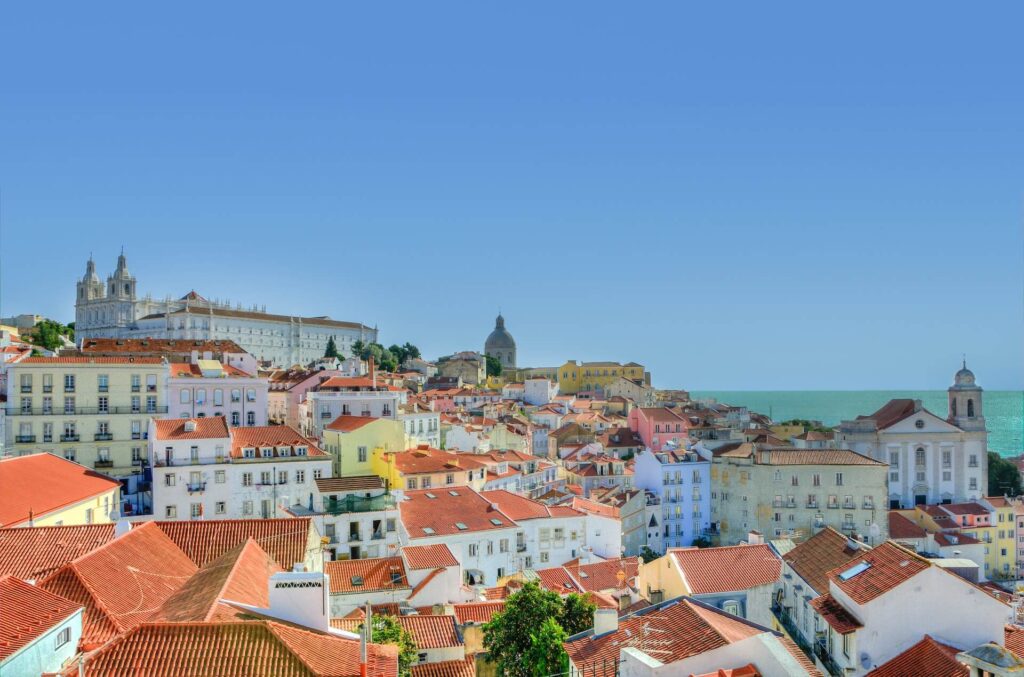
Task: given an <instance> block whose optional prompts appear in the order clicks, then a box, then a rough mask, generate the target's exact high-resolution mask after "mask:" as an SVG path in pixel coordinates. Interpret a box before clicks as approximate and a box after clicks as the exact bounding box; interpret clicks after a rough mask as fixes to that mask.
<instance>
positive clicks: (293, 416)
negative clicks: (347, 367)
mask: <svg viewBox="0 0 1024 677" xmlns="http://www.w3.org/2000/svg"><path fill="white" fill-rule="evenodd" d="M341 375H342V372H340V371H338V370H335V369H281V370H279V371H275V372H273V373H271V374H270V385H269V392H268V399H267V408H268V418H269V419H270V422H271V423H276V424H281V425H288V426H291V427H293V428H295V429H296V430H299V429H301V428H302V427H303V425H304V424H305V423H306V421H305V419H304V417H303V415H302V414H301V413H300V406H301V405H303V404H305V402H306V397H307V394H308V393H309V391H310V390H312V389H313V388H315V387H317V386H318V385H320V384H321V383H323V382H324V381H327V380H328V379H330V378H333V377H335V376H341Z"/></svg>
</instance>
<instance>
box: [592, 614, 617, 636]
mask: <svg viewBox="0 0 1024 677" xmlns="http://www.w3.org/2000/svg"><path fill="white" fill-rule="evenodd" d="M618 629H619V610H618V609H595V610H594V636H595V637H597V636H598V635H603V634H605V633H608V632H616V631H617V630H618Z"/></svg>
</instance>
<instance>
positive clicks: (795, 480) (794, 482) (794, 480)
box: [790, 475, 800, 487]
mask: <svg viewBox="0 0 1024 677" xmlns="http://www.w3.org/2000/svg"><path fill="white" fill-rule="evenodd" d="M790 484H792V485H793V486H794V487H797V486H800V478H798V477H797V476H796V475H793V478H792V479H791V480H790Z"/></svg>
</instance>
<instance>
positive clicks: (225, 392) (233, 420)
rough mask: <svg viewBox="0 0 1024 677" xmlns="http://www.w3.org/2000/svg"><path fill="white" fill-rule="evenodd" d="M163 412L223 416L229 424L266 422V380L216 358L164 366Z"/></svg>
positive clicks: (169, 414)
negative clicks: (165, 400) (165, 375)
mask: <svg viewBox="0 0 1024 677" xmlns="http://www.w3.org/2000/svg"><path fill="white" fill-rule="evenodd" d="M167 368H168V374H167V407H168V408H167V415H168V416H169V417H174V418H206V417H213V416H223V417H224V419H225V421H226V422H227V424H228V425H229V426H231V427H237V426H257V425H266V424H267V381H266V380H265V379H262V378H258V377H256V376H253V375H252V374H247V373H246V372H244V371H242V370H241V369H237V368H235V367H232V366H231V365H228V364H222V363H221V362H220V361H218V360H197V361H196V362H195V363H192V364H189V363H187V362H172V363H171V364H169V365H167Z"/></svg>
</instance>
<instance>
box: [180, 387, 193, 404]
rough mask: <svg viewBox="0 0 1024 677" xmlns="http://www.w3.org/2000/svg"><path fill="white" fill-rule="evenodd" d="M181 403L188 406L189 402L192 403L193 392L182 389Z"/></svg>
mask: <svg viewBox="0 0 1024 677" xmlns="http://www.w3.org/2000/svg"><path fill="white" fill-rule="evenodd" d="M179 401H180V402H181V403H182V404H188V403H189V402H191V401H192V391H191V390H188V389H187V388H182V389H181V396H180V398H179Z"/></svg>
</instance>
